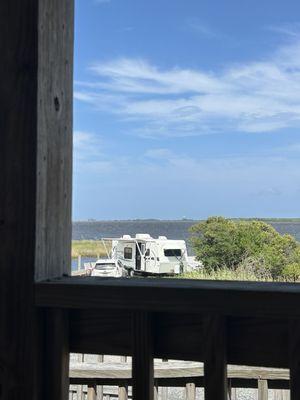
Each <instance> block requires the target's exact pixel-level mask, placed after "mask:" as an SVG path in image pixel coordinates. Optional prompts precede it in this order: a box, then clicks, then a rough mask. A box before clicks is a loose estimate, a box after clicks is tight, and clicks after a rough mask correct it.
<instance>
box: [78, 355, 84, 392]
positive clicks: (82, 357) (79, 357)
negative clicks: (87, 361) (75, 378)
mask: <svg viewBox="0 0 300 400" xmlns="http://www.w3.org/2000/svg"><path fill="white" fill-rule="evenodd" d="M77 360H78V362H83V361H84V354H78V356H77ZM77 400H84V393H83V385H78V386H77Z"/></svg>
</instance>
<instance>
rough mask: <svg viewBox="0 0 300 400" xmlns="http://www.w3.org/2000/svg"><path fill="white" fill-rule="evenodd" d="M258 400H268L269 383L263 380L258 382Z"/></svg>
mask: <svg viewBox="0 0 300 400" xmlns="http://www.w3.org/2000/svg"><path fill="white" fill-rule="evenodd" d="M257 400H268V381H266V380H262V379H260V380H259V381H258V393H257Z"/></svg>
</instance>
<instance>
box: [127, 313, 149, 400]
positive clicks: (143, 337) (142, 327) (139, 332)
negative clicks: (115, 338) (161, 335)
mask: <svg viewBox="0 0 300 400" xmlns="http://www.w3.org/2000/svg"><path fill="white" fill-rule="evenodd" d="M132 341H133V345H132V349H133V352H132V399H133V400H140V399H143V400H153V397H154V368H153V326H152V315H151V314H149V313H145V312H133V313H132Z"/></svg>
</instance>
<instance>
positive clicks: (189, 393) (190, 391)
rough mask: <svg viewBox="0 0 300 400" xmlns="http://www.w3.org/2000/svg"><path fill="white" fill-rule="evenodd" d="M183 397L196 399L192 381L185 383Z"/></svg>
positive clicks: (188, 399) (189, 399)
mask: <svg viewBox="0 0 300 400" xmlns="http://www.w3.org/2000/svg"><path fill="white" fill-rule="evenodd" d="M185 398H186V400H196V385H195V384H194V383H187V384H186V385H185Z"/></svg>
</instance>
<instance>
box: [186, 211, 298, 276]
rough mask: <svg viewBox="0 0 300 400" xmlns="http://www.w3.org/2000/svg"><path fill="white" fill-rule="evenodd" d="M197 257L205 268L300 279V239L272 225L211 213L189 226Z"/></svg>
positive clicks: (207, 269)
mask: <svg viewBox="0 0 300 400" xmlns="http://www.w3.org/2000/svg"><path fill="white" fill-rule="evenodd" d="M191 233H192V238H191V241H192V245H193V247H194V250H195V254H196V257H197V259H198V260H199V261H201V262H202V264H203V266H204V268H205V270H206V271H210V272H211V271H216V270H219V269H224V268H227V269H230V270H234V271H247V272H248V273H250V274H254V275H255V276H256V277H257V278H260V279H269V278H271V279H282V278H283V279H286V280H293V281H296V280H299V279H300V243H299V242H297V241H296V239H295V238H294V237H293V236H291V235H287V234H286V235H280V234H279V233H278V232H277V231H276V230H275V229H274V228H273V227H272V226H271V225H269V224H267V223H265V222H261V221H257V220H253V221H249V220H247V221H242V220H230V219H226V218H223V217H210V218H208V219H207V220H206V221H203V222H200V223H198V224H196V225H194V226H192V227H191Z"/></svg>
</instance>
